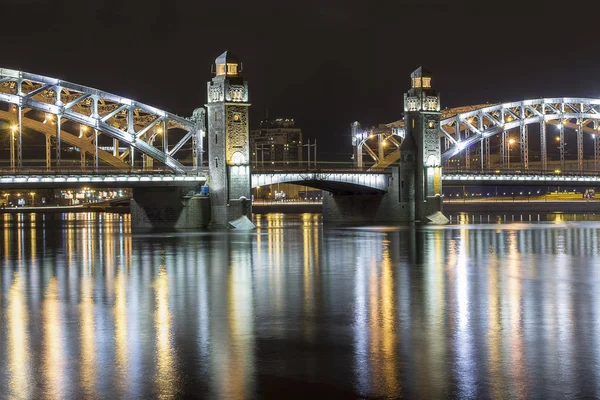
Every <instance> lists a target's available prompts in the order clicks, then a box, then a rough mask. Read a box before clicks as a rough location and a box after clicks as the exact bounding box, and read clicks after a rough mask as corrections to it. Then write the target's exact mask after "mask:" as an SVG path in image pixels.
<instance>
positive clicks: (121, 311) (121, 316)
mask: <svg viewBox="0 0 600 400" xmlns="http://www.w3.org/2000/svg"><path fill="white" fill-rule="evenodd" d="M123 269H124V267H123V266H121V268H120V270H119V272H118V273H117V276H116V278H115V305H114V308H113V315H114V318H115V364H116V365H115V367H116V375H117V379H118V382H119V386H120V387H119V389H120V390H121V393H122V394H123V393H124V391H125V389H126V385H127V382H128V364H127V360H128V330H127V315H128V314H127V276H126V273H125V271H123Z"/></svg>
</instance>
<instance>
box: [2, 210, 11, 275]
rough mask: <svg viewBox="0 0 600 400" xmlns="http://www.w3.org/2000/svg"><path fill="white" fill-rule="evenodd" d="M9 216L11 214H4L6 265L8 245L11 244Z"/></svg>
mask: <svg viewBox="0 0 600 400" xmlns="http://www.w3.org/2000/svg"><path fill="white" fill-rule="evenodd" d="M10 216H11V214H9V213H6V214H4V251H3V253H4V263H5V265H8V260H9V259H10V244H11V243H12V242H11V240H10V237H11V234H10Z"/></svg>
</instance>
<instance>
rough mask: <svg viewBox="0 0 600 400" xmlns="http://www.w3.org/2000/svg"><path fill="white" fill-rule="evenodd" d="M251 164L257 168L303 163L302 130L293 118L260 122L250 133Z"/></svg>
mask: <svg viewBox="0 0 600 400" xmlns="http://www.w3.org/2000/svg"><path fill="white" fill-rule="evenodd" d="M250 150H251V152H252V157H253V158H252V161H251V163H252V164H253V165H255V166H256V167H261V166H263V165H272V164H286V165H288V164H289V165H293V164H299V163H300V162H301V161H302V129H300V128H297V127H296V126H295V124H294V120H293V119H291V118H277V119H275V120H265V121H260V127H259V128H258V129H254V130H251V131H250Z"/></svg>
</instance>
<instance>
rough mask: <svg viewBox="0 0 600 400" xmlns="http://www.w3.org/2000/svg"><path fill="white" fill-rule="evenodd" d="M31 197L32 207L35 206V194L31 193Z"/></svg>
mask: <svg viewBox="0 0 600 400" xmlns="http://www.w3.org/2000/svg"><path fill="white" fill-rule="evenodd" d="M29 195H30V196H31V206H32V207H33V206H35V192H31V193H29Z"/></svg>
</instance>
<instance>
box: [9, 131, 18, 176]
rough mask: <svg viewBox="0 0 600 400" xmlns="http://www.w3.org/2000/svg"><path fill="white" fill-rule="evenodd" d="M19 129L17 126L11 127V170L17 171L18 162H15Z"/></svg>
mask: <svg viewBox="0 0 600 400" xmlns="http://www.w3.org/2000/svg"><path fill="white" fill-rule="evenodd" d="M18 129H19V127H18V126H17V125H11V127H10V168H11V169H13V170H14V169H15V167H16V160H15V141H16V139H15V133H17V130H18Z"/></svg>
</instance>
